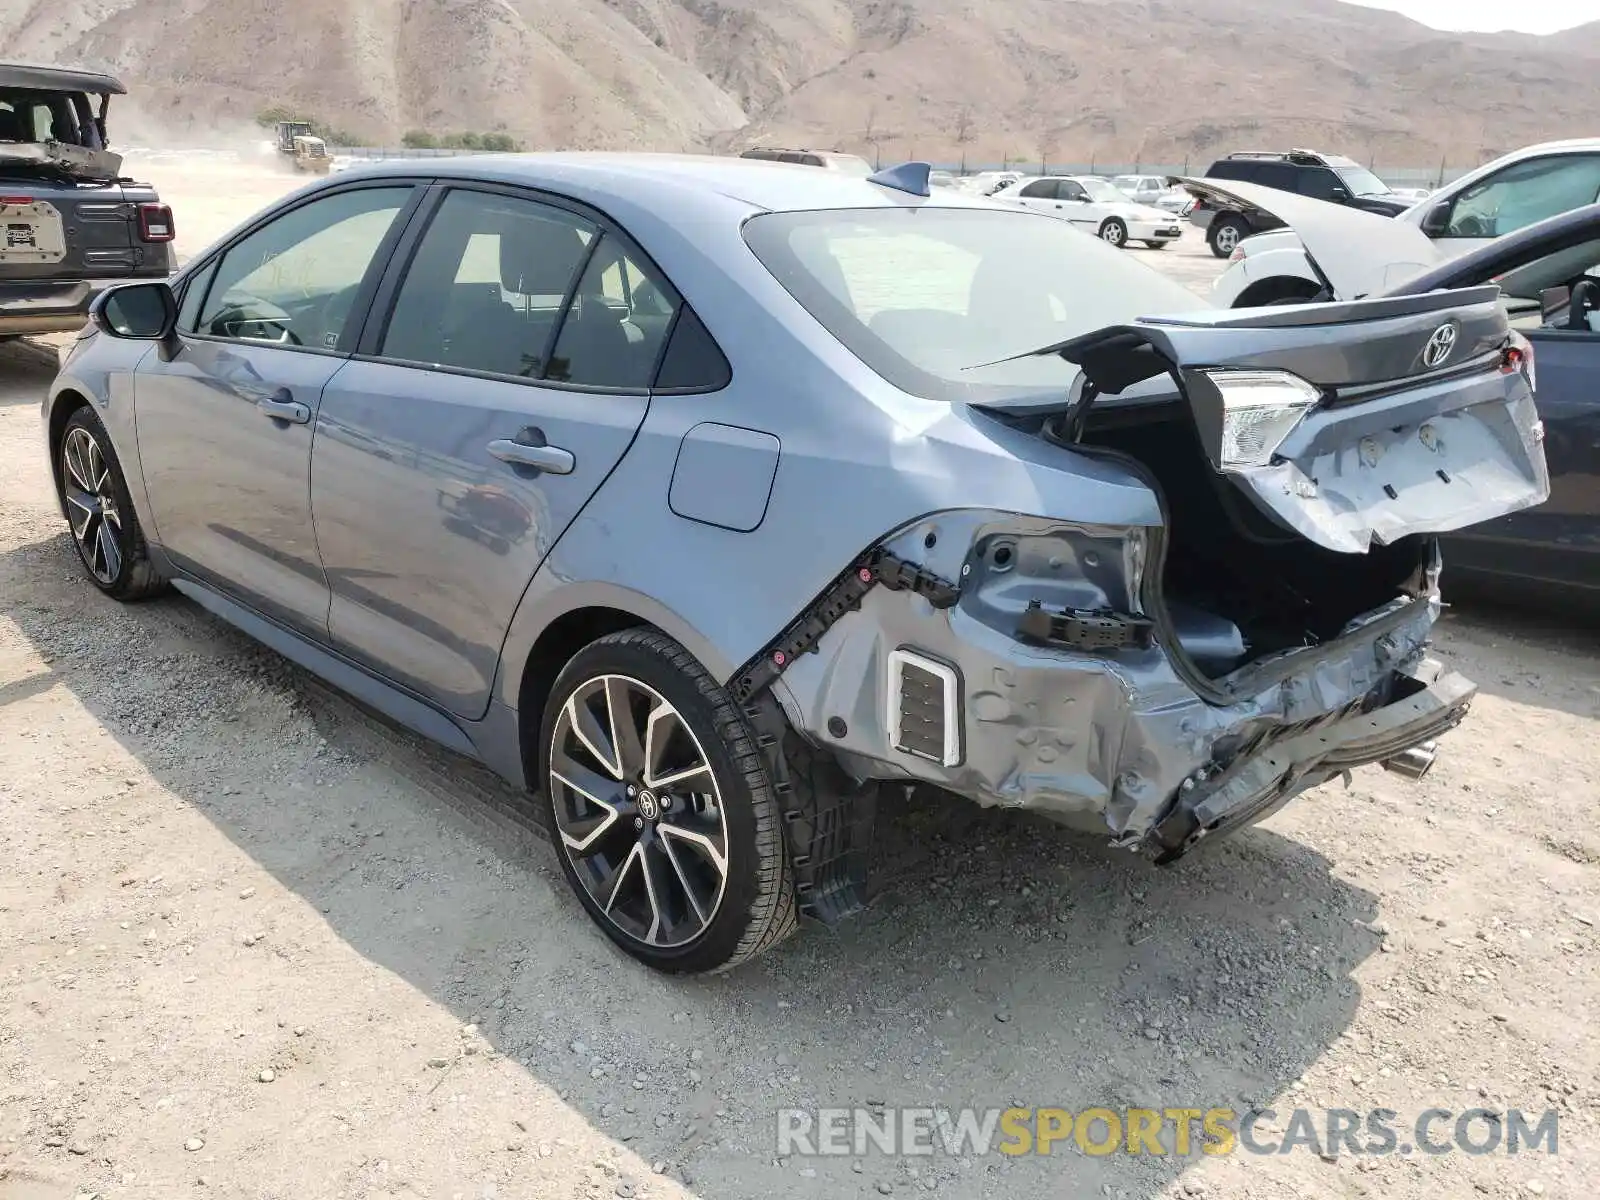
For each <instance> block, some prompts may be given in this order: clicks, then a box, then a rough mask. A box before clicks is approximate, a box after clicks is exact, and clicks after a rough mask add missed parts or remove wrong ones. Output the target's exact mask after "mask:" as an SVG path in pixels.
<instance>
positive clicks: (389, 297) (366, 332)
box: [350, 176, 734, 396]
mask: <svg viewBox="0 0 1600 1200" xmlns="http://www.w3.org/2000/svg"><path fill="white" fill-rule="evenodd" d="M423 191H424V192H425V193H426V198H425V199H424V200H423V201H422V202H421V204H420V205H419V208H418V212H417V215H415V216H414V218H413V220H412V222H411V223H410V225H409V226H408V227H407V229H406V233H405V238H404V240H403V241H402V242H401V244H400V245H399V246H398V247H397V248H395V250H394V251H393V252H392V253H391V254H390V257H389V260H388V264H387V266H386V268H385V270H384V272H383V277H382V279H381V280H380V281H379V283H378V286H377V288H376V289H375V292H374V295H373V298H372V303H371V304H370V305H369V306H368V309H367V314H366V318H365V320H364V322H363V325H362V328H361V332H360V334H359V336H358V338H357V341H356V345H355V350H354V352H353V353H352V354H351V355H350V357H351V358H352V359H353V360H355V361H358V362H371V363H380V364H382V365H384V366H391V367H405V368H407V369H409V370H413V371H434V372H438V373H441V374H445V375H463V376H466V377H468V378H471V379H486V380H493V381H494V382H496V383H512V384H517V385H519V386H521V387H534V388H550V389H553V390H556V391H563V392H578V393H584V394H588V395H596V396H655V395H662V396H686V395H709V394H711V393H714V392H720V391H725V390H726V389H727V388H728V387H730V386H731V385H732V382H733V376H734V367H733V360H732V359H731V358H729V357H728V352H727V351H726V350H724V349H723V347H722V343H721V342H719V341H717V338H716V335H715V334H712V333H711V328H710V326H706V333H707V334H709V335H711V340H712V341H713V342H716V343H717V350H718V352H719V353H721V355H722V357H723V359H724V360H726V361H727V363H728V382H727V383H724V384H722V385H721V386H718V387H712V386H709V385H707V386H701V387H692V388H661V389H657V388H656V387H654V386H653V385H654V383H655V379H656V377H657V376H658V375H659V374H660V373H661V363H662V362H663V361H664V359H665V357H666V352H667V348H668V347H669V346H670V345H671V344H672V336H673V334H674V333H676V332H677V328H678V321H679V318H680V317H681V316H682V314H683V310H684V308H686V307H688V306H689V299H688V297H687V296H685V295H684V293H683V290H682V289H681V288H680V287H678V285H677V283H676V282H674V281H673V279H672V277H671V276H670V275H668V274H667V273H666V271H664V270H662V269H661V265H660V264H659V263H657V262H656V260H655V259H653V258H651V257H650V255H649V254H648V253H647V252H646V251H645V249H644V247H643V246H641V245H640V244H639V242H638V241H637V240H636V239H634V238H632V237H630V236H629V235H628V232H627V230H625V229H624V228H623V227H622V226H621V225H620V224H619V223H618V222H616V221H614V220H612V219H611V218H610V217H609V216H608V215H606V214H605V213H604V212H602V211H600V210H599V209H596V208H594V207H592V206H590V205H588V204H585V203H583V202H582V201H580V200H574V199H573V198H571V197H570V196H563V195H561V194H560V193H559V192H550V191H546V190H545V189H543V188H539V187H533V186H530V185H521V184H511V183H503V182H500V181H497V180H487V179H476V178H472V177H470V176H440V177H437V178H435V179H433V180H432V181H431V182H430V184H429V186H428V187H426V188H424V189H423ZM452 191H468V192H481V193H485V194H488V195H497V196H505V197H508V198H511V199H515V200H525V201H528V202H529V203H533V204H542V205H545V206H546V207H548V208H556V209H561V210H563V211H565V212H569V213H571V214H573V215H574V216H577V217H581V218H582V219H583V220H585V221H588V222H589V223H590V224H592V225H593V226H594V227H595V229H596V236H595V238H594V239H593V241H591V242H590V244H589V248H588V254H586V255H585V256H584V260H583V262H582V263H581V264H580V265H579V268H578V271H577V272H576V273H575V274H574V275H573V277H572V282H571V283H570V284H569V285H568V288H567V295H566V296H565V298H564V299H563V301H562V304H561V311H560V313H559V315H558V316H557V318H556V322H555V325H554V327H553V329H552V332H551V340H550V342H549V343H548V344H547V345H546V347H545V363H546V366H547V367H548V363H549V358H550V355H551V354H552V353H553V352H554V350H555V346H556V340H557V339H559V338H560V336H561V330H562V328H563V327H564V326H565V325H566V323H567V314H568V313H569V312H571V310H572V301H573V297H574V296H575V295H576V293H577V289H578V286H579V285H580V284H581V283H582V282H583V273H584V271H586V270H588V267H589V262H590V260H591V258H592V257H593V255H594V253H595V250H596V249H597V248H598V247H599V245H600V243H601V242H602V241H603V240H605V239H606V238H608V237H610V238H615V239H616V240H617V241H618V242H619V243H620V244H621V246H622V247H623V253H624V254H625V255H626V256H627V257H629V258H631V259H633V260H634V261H635V262H636V263H637V264H638V265H639V266H641V267H644V268H646V269H648V270H649V271H651V272H653V273H654V274H655V275H656V277H657V278H659V279H661V280H662V281H664V282H665V283H666V285H667V287H669V288H671V289H672V294H673V295H674V296H676V297H677V301H678V304H677V312H675V313H674V314H673V318H672V322H671V324H670V325H669V327H668V329H667V334H666V337H664V338H663V339H662V342H661V346H660V348H659V349H658V350H657V352H656V359H655V363H654V365H653V366H652V368H651V372H650V384H648V385H646V386H644V387H609V386H606V385H603V384H593V383H570V382H566V381H564V380H556V379H531V378H529V377H527V376H524V375H502V374H499V373H498V372H494V371H480V370H476V369H474V368H471V367H458V366H454V365H452V364H448V363H419V362H416V361H415V360H413V359H409V358H392V357H389V356H387V355H382V354H379V353H378V348H379V347H380V346H382V345H383V339H384V336H385V335H386V334H387V333H388V329H389V323H390V321H392V320H393V319H394V310H395V307H396V305H397V303H398V302H399V297H400V287H401V285H402V284H403V283H404V282H405V279H406V276H407V275H408V274H409V273H410V270H411V264H412V261H413V259H414V258H415V257H416V254H417V251H418V249H419V248H420V247H421V245H422V239H423V238H424V237H426V236H427V233H428V229H429V227H430V226H431V225H432V224H433V221H434V218H435V217H437V216H438V213H439V210H440V208H441V207H442V206H443V204H444V201H445V198H446V197H447V196H448V195H449V194H450V193H451V192H452ZM697 315H698V310H697ZM700 323H701V324H702V325H705V318H704V317H701V318H700Z"/></svg>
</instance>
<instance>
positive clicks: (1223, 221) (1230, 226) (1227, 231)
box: [1206, 217, 1250, 258]
mask: <svg viewBox="0 0 1600 1200" xmlns="http://www.w3.org/2000/svg"><path fill="white" fill-rule="evenodd" d="M1249 236H1250V229H1249V227H1248V226H1246V225H1245V223H1244V222H1243V221H1241V220H1239V219H1238V218H1236V217H1218V218H1217V219H1216V220H1215V221H1213V222H1211V228H1210V229H1208V230H1207V231H1206V240H1207V241H1208V242H1210V243H1211V253H1213V254H1215V255H1216V256H1217V257H1218V258H1227V257H1228V255H1230V254H1232V253H1233V252H1234V251H1235V250H1236V249H1238V247H1239V243H1240V242H1241V241H1243V240H1244V239H1245V238H1247V237H1249Z"/></svg>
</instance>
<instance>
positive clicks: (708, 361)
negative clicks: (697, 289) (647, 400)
mask: <svg viewBox="0 0 1600 1200" xmlns="http://www.w3.org/2000/svg"><path fill="white" fill-rule="evenodd" d="M732 380H733V370H732V368H731V367H729V366H728V360H727V358H725V357H724V356H723V353H722V350H721V349H720V348H719V347H718V346H717V343H716V342H715V341H713V340H712V337H711V334H710V332H709V331H708V330H707V329H706V327H705V324H704V323H703V322H702V321H701V320H700V318H699V316H698V315H696V313H695V311H694V309H692V308H690V307H689V306H688V305H684V307H683V312H682V314H681V315H680V316H679V317H678V323H677V324H676V325H675V326H674V327H673V330H672V340H671V341H670V342H669V343H668V344H667V353H666V356H665V357H663V358H662V360H661V369H660V371H658V372H657V373H656V384H655V385H656V388H657V389H658V390H661V391H672V390H678V391H688V390H691V389H692V390H694V391H705V392H714V391H716V390H717V389H719V388H725V387H727V386H728V384H729V383H730V382H732Z"/></svg>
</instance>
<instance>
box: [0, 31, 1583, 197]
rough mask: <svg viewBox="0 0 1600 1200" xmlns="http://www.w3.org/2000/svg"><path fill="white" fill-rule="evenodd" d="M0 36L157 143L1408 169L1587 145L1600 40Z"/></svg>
mask: <svg viewBox="0 0 1600 1200" xmlns="http://www.w3.org/2000/svg"><path fill="white" fill-rule="evenodd" d="M69 10H70V11H69ZM0 44H4V45H5V46H6V51H5V53H6V56H7V57H8V58H12V59H21V60H24V61H27V60H32V61H48V62H58V63H75V64H81V65H86V66H96V67H103V68H107V69H111V70H114V71H116V72H118V73H119V74H121V75H122V76H124V77H125V79H126V80H127V82H128V83H129V85H130V87H132V88H133V89H135V92H136V94H135V96H134V97H133V98H132V105H131V107H132V108H133V109H134V110H136V111H137V112H138V114H139V115H140V116H141V117H143V118H145V120H146V122H147V123H149V124H151V125H155V126H158V127H159V128H160V129H162V130H163V131H170V132H173V133H178V132H181V131H204V130H208V129H215V128H222V127H228V126H232V127H238V126H239V125H241V124H244V123H248V122H249V121H250V120H251V119H252V118H253V117H254V116H255V115H256V114H257V113H259V112H261V111H263V110H266V109H269V108H273V107H287V108H291V109H294V110H295V111H297V112H298V113H301V114H304V115H306V116H309V117H313V118H315V119H318V120H320V121H322V122H325V123H327V124H329V125H332V126H335V127H338V128H340V129H348V130H351V131H354V132H358V133H360V134H361V135H362V136H363V137H364V138H367V139H370V140H372V141H375V142H376V141H383V142H391V143H392V142H393V141H395V140H396V139H398V137H399V136H400V135H401V133H402V132H404V131H406V130H409V129H426V130H430V131H434V132H436V133H448V132H460V131H465V130H473V131H480V132H482V131H489V130H506V131H509V132H511V133H512V134H513V135H514V136H516V137H517V138H518V139H520V140H521V141H522V142H523V143H524V144H525V145H527V146H528V147H530V148H544V147H588V148H652V149H684V148H691V147H702V146H712V147H715V148H729V147H731V146H734V145H743V144H747V143H749V142H752V141H757V140H760V141H778V142H792V143H798V144H806V145H813V146H820V145H829V146H837V147H842V148H847V149H856V150H865V149H868V148H869V147H871V148H875V149H876V151H877V152H879V153H881V154H882V156H883V157H884V158H885V159H889V158H904V157H912V156H921V157H930V158H935V159H939V160H955V159H957V158H959V157H961V156H963V155H965V157H966V158H967V159H969V160H970V161H973V162H979V161H983V162H992V161H997V160H999V159H1000V158H1001V157H1002V156H1006V157H1009V158H1029V159H1031V158H1037V157H1039V156H1041V154H1042V155H1046V156H1048V157H1050V158H1054V159H1056V160H1057V161H1062V160H1067V161H1087V160H1089V159H1090V158H1091V157H1093V158H1095V159H1097V160H1099V161H1101V162H1110V161H1118V162H1133V161H1136V160H1137V161H1142V162H1146V163H1162V164H1168V163H1171V164H1176V163H1179V162H1182V161H1184V160H1185V159H1187V158H1190V157H1193V158H1195V159H1197V160H1199V159H1205V158H1207V157H1208V156H1210V155H1213V154H1215V153H1218V152H1221V151H1224V150H1228V149H1236V148H1247V147H1261V148H1281V147H1287V146H1290V145H1306V146H1315V147H1318V148H1321V149H1327V150H1333V151H1342V152H1344V153H1346V154H1350V155H1352V156H1354V157H1357V158H1360V159H1362V160H1363V161H1366V160H1376V161H1378V162H1379V163H1382V164H1390V165H1400V164H1408V165H1417V166H1426V165H1429V164H1436V163H1438V162H1439V161H1440V160H1441V159H1445V160H1451V161H1454V162H1455V163H1457V164H1462V163H1467V162H1477V161H1479V160H1480V159H1481V158H1483V157H1484V156H1486V155H1488V154H1491V153H1495V152H1499V151H1503V150H1507V149H1511V148H1514V147H1516V146H1519V145H1525V144H1527V143H1529V142H1533V141H1540V140H1544V139H1548V138H1554V137H1564V136H1578V135H1583V134H1595V133H1597V132H1600V130H1597V129H1596V128H1595V123H1596V122H1595V117H1594V116H1593V115H1592V114H1600V25H1591V26H1585V27H1583V28H1581V29H1578V30H1573V31H1569V32H1567V33H1564V34H1560V35H1556V36H1552V37H1547V38H1539V37H1532V36H1528V35H1518V34H1493V35H1491V34H1446V33H1440V32H1437V31H1435V30H1431V29H1428V28H1427V27H1425V26H1422V25H1419V24H1417V23H1416V22H1414V21H1411V20H1408V19H1407V18H1404V17H1401V16H1399V15H1397V14H1394V13H1390V12H1385V11H1381V10H1376V9H1368V8H1360V7H1356V6H1353V5H1348V4H1343V3H1339V0H340V2H339V3H338V4H336V5H330V4H328V3H326V0H275V2H274V3H272V4H270V5H259V6H258V5H245V4H242V3H241V2H240V0H79V2H78V3H75V4H74V5H70V6H63V5H60V4H59V3H57V2H56V0H0ZM128 136H129V135H128V134H127V133H126V132H124V134H123V140H124V141H126V140H128Z"/></svg>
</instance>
